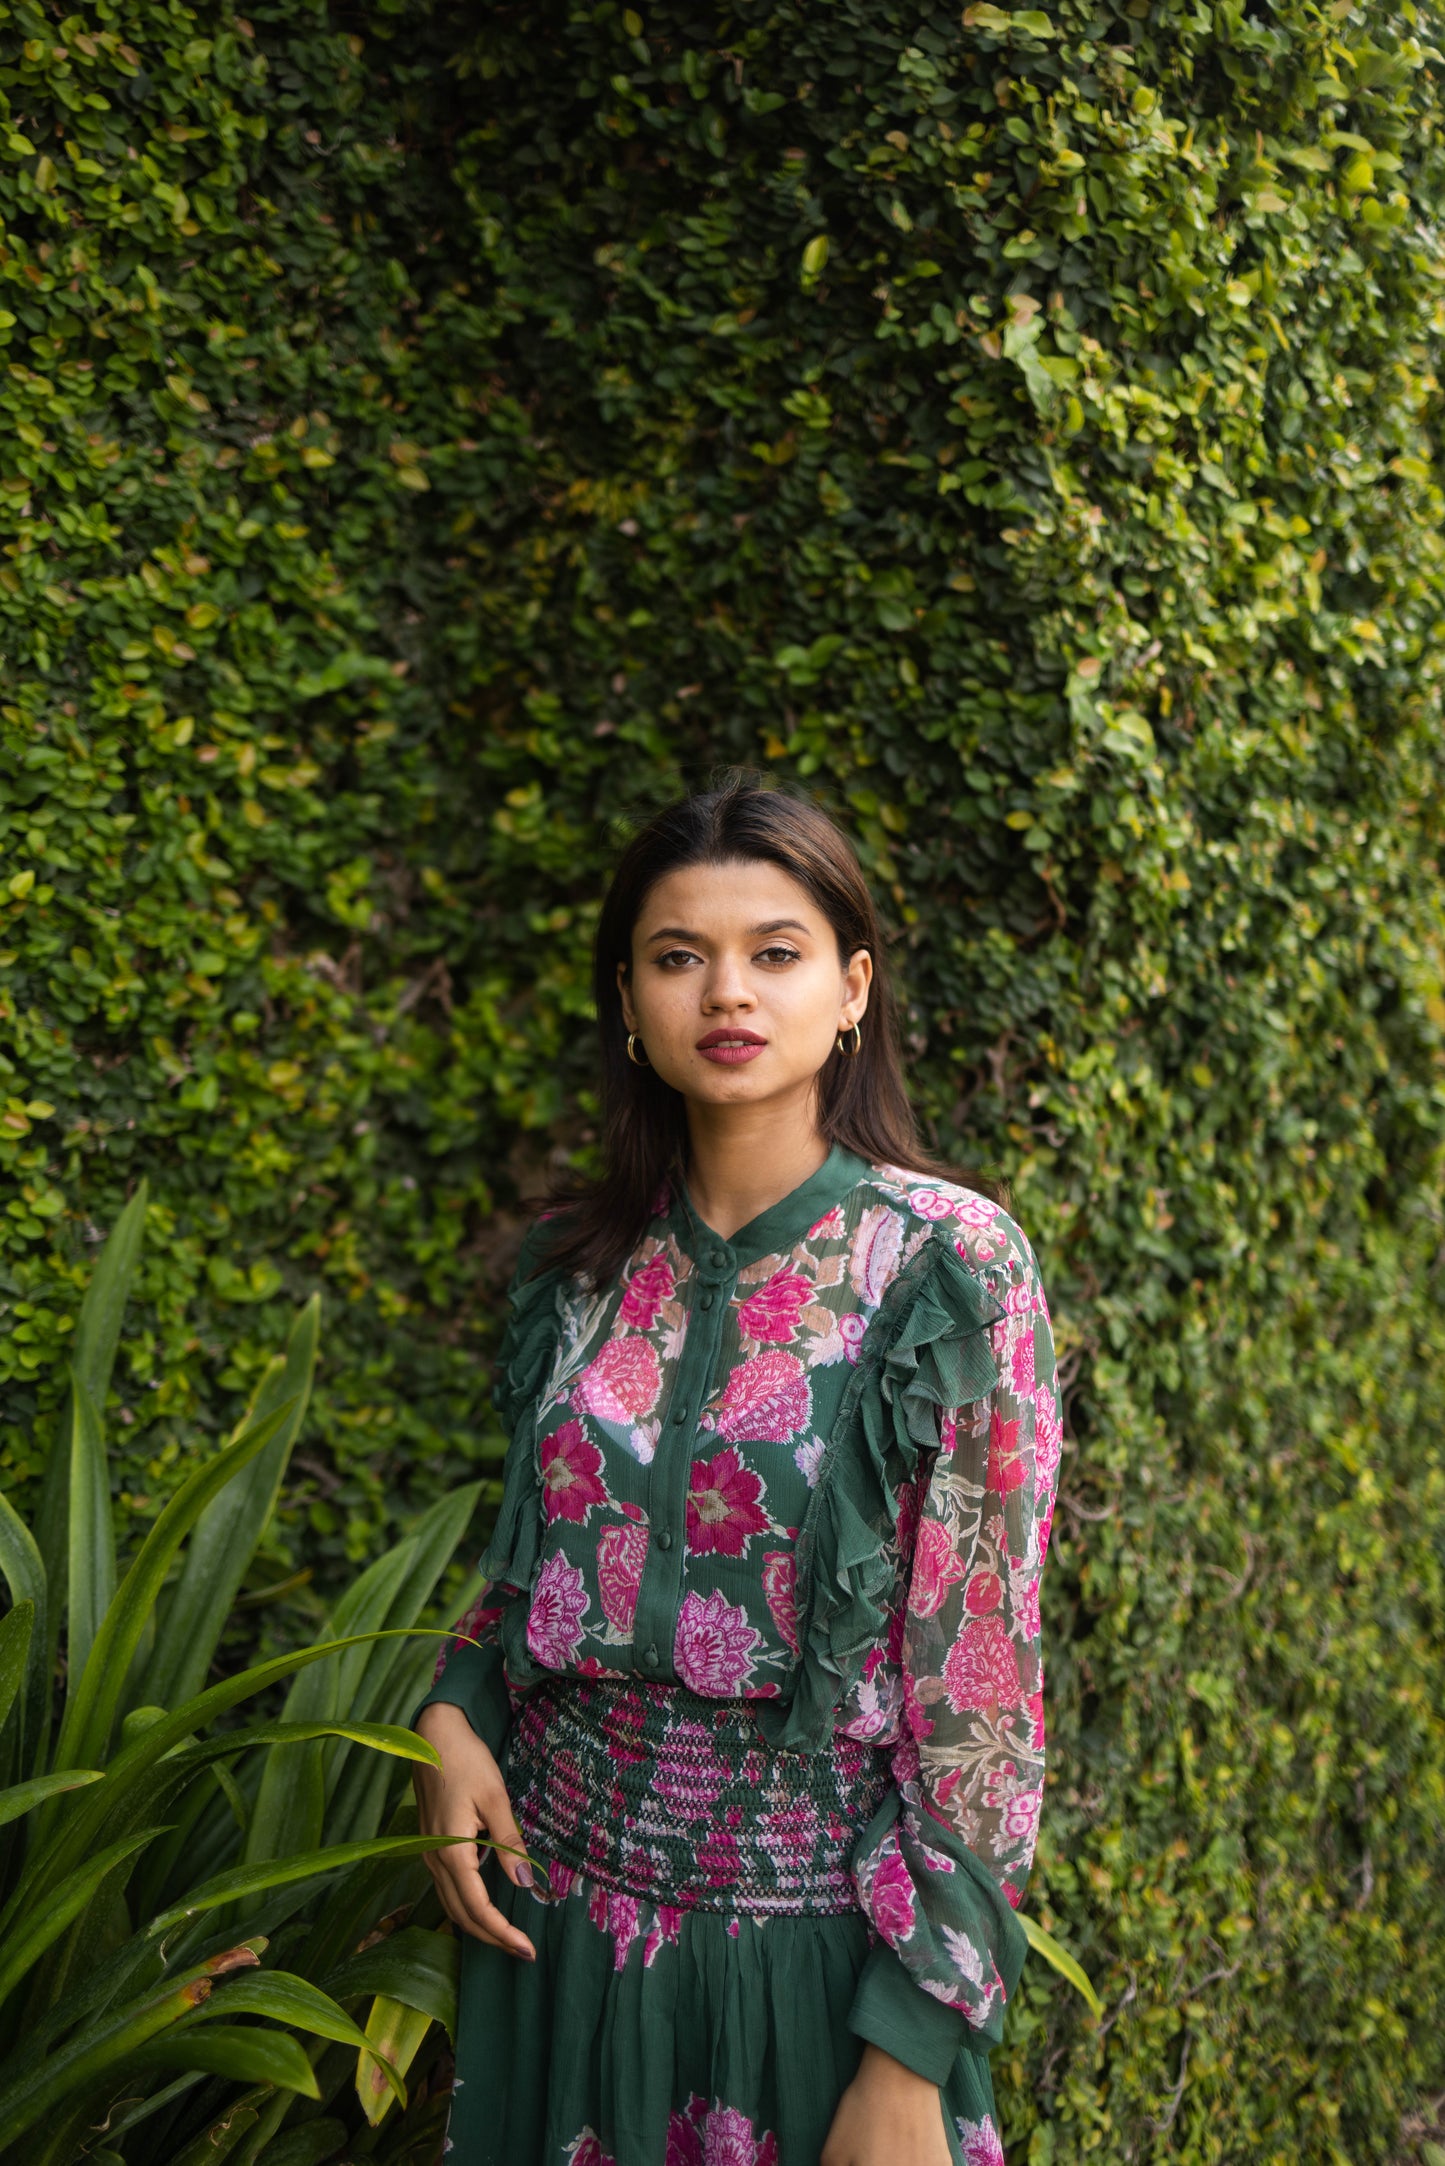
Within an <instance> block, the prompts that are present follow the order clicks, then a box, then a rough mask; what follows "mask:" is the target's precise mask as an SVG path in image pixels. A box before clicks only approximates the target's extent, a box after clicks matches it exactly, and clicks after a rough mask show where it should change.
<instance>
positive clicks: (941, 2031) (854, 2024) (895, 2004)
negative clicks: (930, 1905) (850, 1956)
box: [848, 1940, 993, 2084]
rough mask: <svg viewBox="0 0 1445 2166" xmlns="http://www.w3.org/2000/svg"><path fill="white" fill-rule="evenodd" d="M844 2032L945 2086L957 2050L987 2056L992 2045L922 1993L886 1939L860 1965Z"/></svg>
mask: <svg viewBox="0 0 1445 2166" xmlns="http://www.w3.org/2000/svg"><path fill="white" fill-rule="evenodd" d="M848 2028H849V2030H850V2031H852V2032H853V2033H854V2035H855V2036H856V2037H858V2038H866V2039H867V2040H868V2041H869V2043H870V2044H871V2045H875V2046H881V2047H882V2049H883V2051H884V2052H885V2053H891V2054H892V2056H893V2058H894V2060H895V2061H901V2062H902V2063H903V2065H904V2067H905V2068H911V2069H912V2070H913V2073H914V2074H915V2075H916V2076H923V2077H925V2078H926V2080H927V2081H928V2082H929V2083H940V2084H941V2083H946V2082H947V2080H948V2077H949V2075H950V2074H951V2072H952V2069H953V2064H954V2061H955V2060H956V2059H957V2057H958V2052H959V2049H960V2047H964V2048H968V2049H970V2050H972V2051H974V2052H978V2053H987V2051H988V2049H989V2047H990V2045H991V2044H992V2043H993V2041H992V2040H991V2039H988V2038H985V2037H983V2036H982V2035H981V2034H980V2033H979V2032H977V2031H975V2030H974V2028H973V2026H972V2024H971V2023H970V2022H969V2020H968V2018H967V2016H965V2015H964V2014H963V2012H962V2010H961V2009H958V2008H948V2007H945V2005H944V2003H943V2002H942V2001H936V2000H935V1999H934V1998H933V1996H932V1994H931V1993H925V1992H924V1990H923V1988H922V1986H920V1985H918V1984H916V1983H915V1981H914V1980H913V1979H912V1978H911V1977H910V1976H909V1974H908V1971H907V1969H906V1968H905V1966H904V1964H903V1962H902V1960H901V1958H900V1957H899V1956H898V1955H897V1953H896V1952H895V1951H894V1950H893V1949H892V1948H890V1947H889V1945H888V1943H887V1941H885V1940H880V1941H876V1942H875V1943H874V1945H873V1947H872V1948H871V1949H870V1951H869V1954H868V1959H867V1961H866V1962H865V1963H864V1965H863V1973H862V1976H861V1977H860V1978H859V1980H858V1985H857V1988H856V1990H855V1992H854V1995H853V2006H852V2009H851V2011H850V2012H849V2016H848Z"/></svg>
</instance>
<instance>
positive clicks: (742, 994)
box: [703, 954, 758, 1015]
mask: <svg viewBox="0 0 1445 2166" xmlns="http://www.w3.org/2000/svg"><path fill="white" fill-rule="evenodd" d="M757 1004H758V996H757V994H756V993H755V992H754V991H753V988H752V984H751V982H750V980H749V977H748V972H747V969H746V967H745V965H744V962H743V958H742V957H741V956H740V955H729V954H719V955H717V956H715V957H714V959H713V963H712V967H711V968H710V970H709V971H708V975H707V983H706V985H705V986H704V987H703V1006H704V1008H705V1009H706V1010H707V1012H708V1013H709V1014H710V1015H739V1014H746V1013H747V1012H748V1011H749V1010H751V1009H753V1008H756V1006H757Z"/></svg>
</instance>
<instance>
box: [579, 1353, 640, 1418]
mask: <svg viewBox="0 0 1445 2166" xmlns="http://www.w3.org/2000/svg"><path fill="white" fill-rule="evenodd" d="M661 1390H662V1371H661V1369H660V1368H659V1366H658V1360H657V1350H656V1348H655V1347H654V1346H653V1344H652V1341H651V1340H650V1339H609V1340H608V1341H607V1344H606V1345H605V1346H604V1347H603V1348H602V1349H601V1350H600V1352H598V1353H597V1354H596V1355H594V1357H593V1359H592V1360H591V1361H589V1362H588V1364H587V1366H586V1368H585V1369H584V1370H583V1371H582V1374H581V1375H580V1376H579V1377H578V1379H577V1382H576V1384H575V1385H574V1387H573V1391H572V1404H573V1406H574V1407H576V1408H578V1409H579V1411H580V1412H582V1413H584V1414H594V1415H595V1416H596V1417H597V1419H598V1420H599V1421H617V1422H624V1423H626V1424H627V1425H628V1426H629V1427H630V1426H631V1425H632V1424H633V1423H634V1422H639V1421H641V1420H642V1419H643V1417H644V1416H645V1415H647V1414H650V1413H651V1412H652V1409H653V1408H654V1407H655V1406H656V1404H657V1399H658V1394H659V1392H660V1391H661Z"/></svg>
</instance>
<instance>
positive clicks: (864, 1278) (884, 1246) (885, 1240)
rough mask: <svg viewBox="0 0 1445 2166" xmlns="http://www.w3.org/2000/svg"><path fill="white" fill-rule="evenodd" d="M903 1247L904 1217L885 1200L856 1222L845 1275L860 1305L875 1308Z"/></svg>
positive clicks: (881, 1297) (876, 1204)
mask: <svg viewBox="0 0 1445 2166" xmlns="http://www.w3.org/2000/svg"><path fill="white" fill-rule="evenodd" d="M902 1247H903V1220H902V1219H901V1218H900V1217H899V1215H898V1213H897V1212H896V1211H890V1210H889V1208H888V1206H887V1204H886V1203H875V1204H874V1206H873V1208H872V1209H871V1210H870V1211H865V1212H864V1213H863V1216H862V1218H861V1219H860V1220H859V1221H858V1231H857V1232H856V1233H855V1234H854V1236H853V1253H852V1255H851V1256H850V1257H849V1259H848V1276H849V1278H850V1279H851V1280H852V1282H853V1291H854V1293H855V1294H857V1296H858V1299H859V1300H860V1301H861V1302H862V1303H863V1306H864V1307H865V1308H868V1309H876V1308H877V1306H878V1304H879V1302H880V1301H881V1300H882V1299H883V1295H884V1291H885V1289H886V1287H887V1285H888V1281H889V1280H890V1278H892V1276H893V1271H894V1267H895V1266H896V1264H897V1262H898V1255H899V1251H900V1250H901V1248H902Z"/></svg>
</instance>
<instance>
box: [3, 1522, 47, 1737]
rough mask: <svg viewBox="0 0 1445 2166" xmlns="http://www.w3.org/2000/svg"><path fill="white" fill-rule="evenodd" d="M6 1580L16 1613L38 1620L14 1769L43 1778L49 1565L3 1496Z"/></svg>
mask: <svg viewBox="0 0 1445 2166" xmlns="http://www.w3.org/2000/svg"><path fill="white" fill-rule="evenodd" d="M0 1574H3V1575H4V1579H5V1584H6V1585H7V1586H8V1588H9V1589H10V1600H11V1602H12V1604H13V1605H14V1607H15V1608H16V1609H18V1608H20V1606H21V1604H22V1603H28V1604H29V1606H30V1608H31V1611H32V1613H33V1615H34V1619H35V1624H34V1629H33V1631H32V1633H31V1635H30V1644H29V1649H28V1651H27V1654H26V1658H25V1686H24V1695H23V1698H22V1701H21V1707H20V1720H19V1722H18V1724H17V1725H16V1729H15V1734H14V1740H13V1747H12V1750H11V1753H10V1759H9V1766H10V1767H13V1768H14V1769H15V1770H16V1771H17V1772H18V1773H20V1774H31V1775H34V1774H38V1773H40V1772H41V1770H40V1767H39V1766H38V1765H37V1760H38V1756H39V1746H40V1734H41V1728H42V1724H43V1721H44V1715H45V1711H46V1703H47V1701H48V1698H49V1692H48V1686H49V1681H50V1669H49V1657H48V1654H47V1649H48V1646H49V1641H48V1638H47V1624H46V1618H47V1601H46V1595H47V1589H46V1582H45V1564H44V1561H43V1559H42V1558H41V1555H40V1547H39V1544H38V1543H37V1542H36V1540H35V1537H34V1535H33V1534H32V1533H31V1532H30V1529H29V1528H28V1527H27V1526H26V1524H25V1522H24V1520H23V1519H22V1518H21V1517H20V1515H19V1513H18V1512H17V1511H16V1510H15V1508H14V1506H13V1505H12V1504H9V1503H7V1502H6V1500H5V1498H4V1497H3V1496H0Z"/></svg>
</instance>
